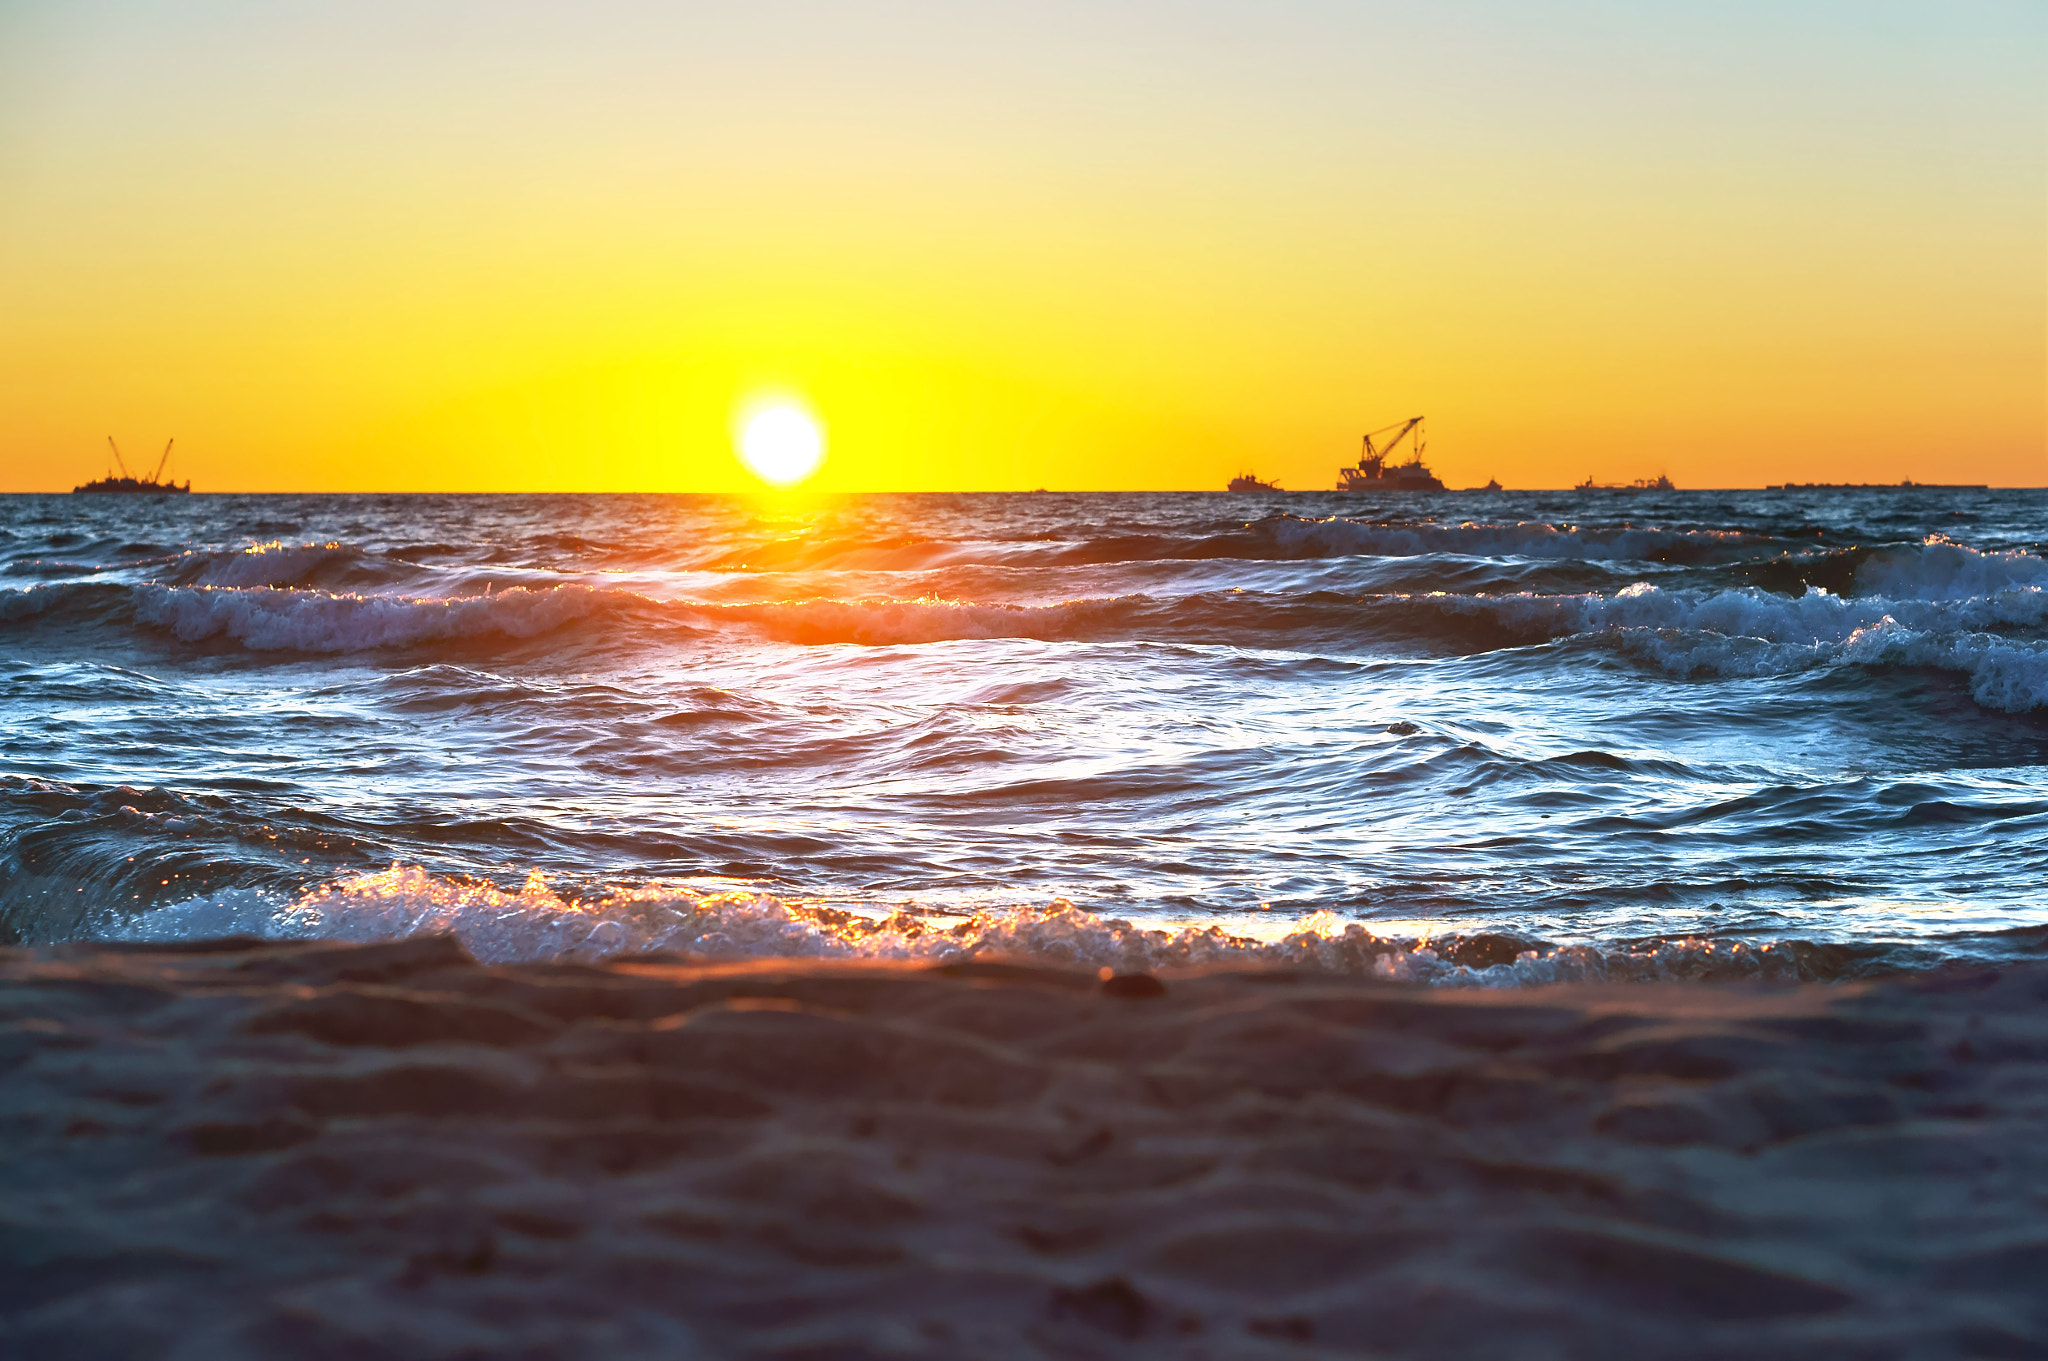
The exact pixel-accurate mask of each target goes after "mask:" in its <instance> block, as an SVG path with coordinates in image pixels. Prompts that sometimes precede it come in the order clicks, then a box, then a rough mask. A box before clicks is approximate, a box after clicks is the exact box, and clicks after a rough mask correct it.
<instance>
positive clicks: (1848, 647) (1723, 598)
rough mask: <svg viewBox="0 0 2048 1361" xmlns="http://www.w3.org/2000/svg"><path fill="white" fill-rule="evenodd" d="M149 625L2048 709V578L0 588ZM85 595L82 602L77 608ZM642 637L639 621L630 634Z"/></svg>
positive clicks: (8, 601) (303, 647)
mask: <svg viewBox="0 0 2048 1361" xmlns="http://www.w3.org/2000/svg"><path fill="white" fill-rule="evenodd" d="M124 591H125V592H132V595H130V596H128V597H127V598H128V599H129V600H130V602H131V604H132V609H133V614H134V618H135V621H136V622H138V623H140V624H142V625H145V626H149V627H155V628H162V629H166V630H168V631H170V632H171V633H172V634H173V635H175V636H176V637H177V638H179V639H180V640H182V641H185V642H200V641H204V640H208V639H214V638H224V639H227V640H230V641H233V642H236V643H239V644H241V645H242V646H244V647H247V648H250V649H251V650H255V651H297V652H310V653H347V652H358V651H372V650H378V649H389V648H405V647H414V646H419V645H423V644H431V643H438V642H451V641H461V640H475V639H487V638H491V637H500V638H506V639H514V640H521V639H530V638H534V637H537V636H539V635H541V634H545V633H549V632H552V631H554V630H557V629H560V628H563V627H566V626H569V625H572V624H580V623H588V622H599V621H605V622H612V623H623V624H626V625H628V626H629V630H630V627H631V626H634V625H639V626H652V627H657V628H669V629H683V630H687V631H690V632H696V633H701V632H704V631H707V630H710V631H718V630H727V629H734V628H740V629H746V630H750V631H752V632H755V633H757V634H759V635H762V636H765V637H768V638H771V639H774V640H776V641H780V642H787V643H793V644H798V645H824V644H853V645H860V646H908V645H916V644H924V643H935V642H944V641H954V640H973V639H995V638H1029V639H1037V640H1042V641H1102V640H1110V639H1117V638H1130V637H1143V638H1163V639H1170V640H1173V641H1177V642H1190V643H1220V644H1232V645H1241V646H1284V645H1286V644H1287V643H1288V642H1290V641H1293V640H1296V639H1301V638H1306V637H1313V638H1314V639H1315V640H1316V641H1317V642H1319V643H1335V644H1338V645H1342V646H1353V647H1356V646H1368V645H1372V644H1375V643H1378V642H1388V641H1398V640H1403V639H1406V640H1410V641H1412V640H1414V639H1417V638H1429V639H1434V640H1436V641H1438V642H1439V643H1440V644H1441V645H1444V646H1447V647H1449V648H1451V649H1452V650H1454V651H1458V652H1473V651H1480V652H1484V651H1491V650H1494V649H1497V648H1501V647H1507V646H1515V645H1526V644H1531V643H1543V642H1554V641H1558V640H1562V639H1569V638H1604V639H1607V640H1610V641H1611V642H1613V643H1614V644H1616V645H1618V646H1619V647H1621V648H1622V650H1624V651H1626V652H1627V653H1629V654H1630V655H1632V656H1636V657H1638V658H1641V659H1644V660H1647V661H1649V662H1651V663H1653V664H1654V665H1656V666H1658V667H1660V668H1661V669H1663V670H1665V671H1667V672H1670V673H1672V674H1676V675H1682V676H1765V675H1782V674H1786V673H1789V672H1793V671H1799V670H1804V669H1809V668H1812V667H1816V666H1821V665H1827V664H1832V663H1838V662H1853V663H1858V664H1863V665H1878V666H1931V667H1937V668H1941V669H1946V670H1952V671H1958V672H1961V673H1963V674H1964V675H1966V676H1967V677H1968V678H1969V681H1970V686H1971V693H1972V694H1973V695H1974V696H1975V697H1976V698H1977V699H1978V701H1979V702H1980V703H1983V704H1985V705H1987V706H1989V707H1993V708H1998V709H2004V710H2008V711H2015V712H2017V711H2022V710H2026V709H2032V708H2036V707H2041V706H2043V705H2048V682H2044V680H2043V678H2042V674H2041V672H2042V667H2043V666H2044V664H2048V663H2044V658H2048V652H2044V645H2043V644H2042V643H2040V642H2037V641H2032V640H2028V639H2024V638H2012V637H2006V636H2002V635H2001V633H2000V632H1999V631H2000V630H2019V631H2029V630H2035V631H2037V630H2040V629H2043V628H2044V627H2048V588H2044V587H2041V586H2024V587H2013V588H2009V589H2005V590H2001V591H1998V592H1996V593H1993V594H1989V595H1982V596H1969V597H1960V598H1936V599H1891V598H1886V597H1869V596H1856V597H1843V596H1838V595H1834V594H1832V593H1830V592H1827V591H1824V590H1821V589H1818V588H1813V587H1809V588H1808V590H1807V592H1806V594H1804V595H1801V596H1794V597H1787V596H1782V595H1778V594H1775V593H1773V592H1770V591H1767V590H1762V589H1759V588H1755V587H1744V588H1738V589H1726V590H1718V591H1705V590H1698V589H1692V588H1682V587H1681V588H1667V587H1660V586H1656V585H1652V584H1650V583H1646V582H1638V583H1636V584H1634V585H1631V586H1629V587H1627V588H1625V589H1623V590H1621V591H1618V592H1615V593H1612V594H1600V593H1584V594H1576V595H1550V594H1538V593H1532V592H1517V593H1512V594H1502V595H1487V594H1458V593H1450V592H1422V593H1385V594H1369V595H1349V594H1345V593H1341V592H1331V591H1315V592H1308V593H1304V594H1288V593H1270V594H1268V593H1251V592H1202V593H1197V594H1192V595H1185V596H1166V597H1155V596H1150V595H1143V594H1137V595H1119V596H1097V597H1088V598H1083V599H1078V600H1068V601H1061V602H1056V603H1051V604H1010V603H1002V602H981V601H968V600H948V599H941V598H936V597H925V598H921V599H917V600H900V599H889V598H880V599H855V600H840V599H829V598H826V599H809V600H781V601H760V602H750V603H734V604H713V603H705V602H699V601H688V600H680V601H679V600H658V599H656V598H654V597H651V596H648V595H645V594H642V593H640V592H636V591H630V590H624V589H620V588H615V587H614V588H606V587H592V586H583V585H557V586H546V587H513V588H510V589H507V590H503V591H497V592H494V593H490V594H485V595H465V596H453V597H435V596H403V595H383V594H351V593H336V592H328V591H316V590H293V589H286V588H279V587H272V586H258V587H248V588H237V587H227V586H191V587H183V586H165V585H162V584H158V583H148V584H144V585H141V586H136V587H127V588H124V587H121V586H118V585H115V584H112V583H66V584H60V585H49V586H37V587H31V588H29V589H27V590H20V591H5V592H0V621H21V620H26V619H29V618H32V617H35V616H37V615H45V614H52V613H55V614H64V615H71V616H74V617H75V616H78V615H85V616H91V617H106V616H107V615H108V614H109V612H110V611H111V610H112V609H113V608H114V605H115V603H116V602H118V601H119V600H120V599H121V598H122V594H121V593H122V592H124ZM74 607H75V608H74ZM628 636H630V631H629V634H628Z"/></svg>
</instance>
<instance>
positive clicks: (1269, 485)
mask: <svg viewBox="0 0 2048 1361" xmlns="http://www.w3.org/2000/svg"><path fill="white" fill-rule="evenodd" d="M1230 490H1232V491H1279V490H1280V483H1279V482H1278V481H1277V480H1276V481H1272V482H1261V481H1259V479H1258V478H1256V477H1254V476H1252V475H1251V474H1250V473H1239V474H1238V475H1237V476H1236V477H1233V478H1231V479H1230Z"/></svg>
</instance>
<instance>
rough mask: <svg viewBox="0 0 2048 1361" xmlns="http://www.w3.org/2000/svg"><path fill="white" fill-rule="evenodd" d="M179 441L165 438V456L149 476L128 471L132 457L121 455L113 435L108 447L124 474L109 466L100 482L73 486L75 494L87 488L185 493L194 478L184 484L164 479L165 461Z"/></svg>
mask: <svg viewBox="0 0 2048 1361" xmlns="http://www.w3.org/2000/svg"><path fill="white" fill-rule="evenodd" d="M176 443H177V441H176V440H165V441H164V456H163V457H162V458H160V459H158V460H157V461H156V471H155V472H153V473H151V474H150V475H149V476H148V477H131V476H130V475H129V473H128V460H127V459H125V458H122V457H121V446H120V445H118V444H116V443H114V437H113V436H112V435H109V436H107V447H108V448H109V449H112V450H113V451H114V465H115V467H118V468H119V469H120V470H121V475H120V476H119V477H116V476H114V469H113V468H109V469H107V475H106V476H105V477H102V478H100V479H99V480H98V481H97V482H88V483H86V484H85V485H84V486H82V487H73V488H72V489H71V494H72V495H73V496H78V495H80V494H82V493H85V492H93V493H99V494H105V493H108V492H112V493H114V494H115V495H119V496H173V495H175V496H183V495H185V494H186V493H188V492H190V491H191V490H192V479H191V478H189V477H188V478H186V479H185V485H184V486H182V487H181V486H179V485H178V484H177V483H175V482H164V481H161V480H160V479H161V478H162V477H163V475H164V465H165V464H167V463H169V462H170V461H171V446H172V445H173V444H176Z"/></svg>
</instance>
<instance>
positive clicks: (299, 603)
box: [135, 584, 652, 652]
mask: <svg viewBox="0 0 2048 1361" xmlns="http://www.w3.org/2000/svg"><path fill="white" fill-rule="evenodd" d="M651 603H652V602H650V601H649V600H648V599H647V597H645V596H642V595H639V594H637V593H635V592H631V591H619V590H602V589H598V588H594V587H589V586H549V587H545V588H542V589H538V590H535V589H529V588H526V587H514V588H513V589H511V590H507V591H499V592H497V593H495V594H492V595H481V596H458V597H454V598H450V599H438V598H434V597H423V596H390V595H342V594H335V593H331V592H326V591H295V590H284V589H279V588H276V587H269V586H261V587H255V588H251V589H238V588H235V587H226V586H200V587H171V586H161V585H156V584H150V585H145V586H141V587H138V588H136V595H135V615H136V618H137V619H138V620H140V621H141V622H142V623H145V624H151V625H155V626H157V627H160V628H166V629H169V630H170V631H171V632H172V633H174V634H175V635H176V636H177V637H178V638H180V639H181V640H183V641H185V642H188V643H190V642H199V641H201V640H204V639H208V638H213V637H224V638H229V639H232V640H234V641H235V642H238V643H241V644H242V645H243V646H245V647H248V648H251V649H254V650H256V651H259V652H268V651H294V652H356V651H366V650H370V649H375V648H391V647H408V646H412V645H415V644H419V643H425V642H439V641H445V640H451V639H462V638H478V637H486V636H489V635H492V634H498V635H502V636H504V637H508V638H532V637H535V636H536V635H539V634H542V633H548V632H551V631H553V630H555V629H558V628H561V627H562V626H563V625H564V624H568V623H571V622H573V621H577V620H582V619H587V618H590V617H592V616H594V615H602V614H607V613H619V612H622V611H626V610H630V609H634V608H640V607H645V606H647V605H650V604H651Z"/></svg>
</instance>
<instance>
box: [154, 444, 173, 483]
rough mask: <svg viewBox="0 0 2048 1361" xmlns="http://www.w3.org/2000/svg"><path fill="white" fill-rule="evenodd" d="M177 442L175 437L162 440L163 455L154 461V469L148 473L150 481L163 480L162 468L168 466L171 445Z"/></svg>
mask: <svg viewBox="0 0 2048 1361" xmlns="http://www.w3.org/2000/svg"><path fill="white" fill-rule="evenodd" d="M177 442H178V441H176V440H175V439H167V440H165V441H164V456H163V457H162V458H160V459H158V460H157V461H156V471H155V472H153V473H151V474H150V475H149V480H150V481H152V482H161V481H162V480H163V476H164V469H165V468H166V467H167V466H169V464H170V461H171V446H172V445H173V444H176V443H177Z"/></svg>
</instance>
